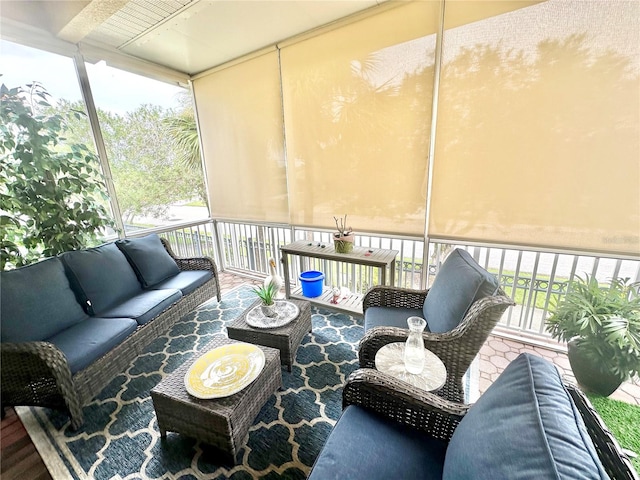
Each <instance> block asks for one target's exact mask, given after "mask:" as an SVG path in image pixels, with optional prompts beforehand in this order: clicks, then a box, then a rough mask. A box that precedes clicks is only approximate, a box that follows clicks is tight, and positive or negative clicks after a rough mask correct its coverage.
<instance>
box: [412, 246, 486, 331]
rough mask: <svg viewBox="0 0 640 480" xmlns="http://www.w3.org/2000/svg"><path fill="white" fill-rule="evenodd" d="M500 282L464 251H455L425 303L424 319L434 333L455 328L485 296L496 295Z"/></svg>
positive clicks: (448, 258) (441, 271)
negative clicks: (472, 306) (474, 304)
mask: <svg viewBox="0 0 640 480" xmlns="http://www.w3.org/2000/svg"><path fill="white" fill-rule="evenodd" d="M498 288H499V284H498V279H497V278H496V277H495V276H494V275H491V274H490V273H489V272H487V271H486V270H485V269H484V268H482V267H481V266H480V265H478V264H477V263H476V261H475V260H474V259H473V257H472V256H471V255H469V253H468V252H467V251H465V250H462V249H460V248H457V249H455V250H453V251H452V252H451V253H450V254H449V256H448V257H447V259H446V260H445V261H444V263H443V264H442V266H441V267H440V271H439V272H438V274H437V275H436V279H435V280H434V281H433V285H432V286H431V288H430V289H429V293H428V294H427V298H426V299H425V301H424V306H423V309H422V310H423V315H422V316H423V317H424V318H425V320H426V321H427V325H428V326H429V330H430V331H431V332H434V333H444V332H449V331H451V330H453V329H454V328H456V327H457V326H458V325H459V324H460V322H461V321H462V319H463V318H464V316H465V314H466V313H467V310H469V307H471V305H472V304H473V303H474V302H476V301H478V300H480V299H481V298H484V297H490V296H492V295H495V294H496V292H497V291H498Z"/></svg>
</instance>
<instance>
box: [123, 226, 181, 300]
mask: <svg viewBox="0 0 640 480" xmlns="http://www.w3.org/2000/svg"><path fill="white" fill-rule="evenodd" d="M116 245H117V246H118V248H119V249H120V250H122V252H123V253H124V254H125V256H126V257H127V259H128V260H129V263H131V266H132V267H133V269H134V270H135V272H136V275H138V279H139V280H140V283H142V286H143V287H145V288H149V287H152V286H154V285H157V284H158V283H160V282H162V281H163V280H166V279H167V278H169V277H173V276H174V275H177V274H178V273H180V269H179V268H178V265H177V264H176V262H175V260H173V258H171V255H169V252H167V249H166V248H164V245H162V242H161V241H160V237H158V235H156V234H155V233H153V234H151V235H147V236H146V237H141V238H127V239H124V240H118V241H117V242H116Z"/></svg>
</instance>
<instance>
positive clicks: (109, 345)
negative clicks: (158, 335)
mask: <svg viewBox="0 0 640 480" xmlns="http://www.w3.org/2000/svg"><path fill="white" fill-rule="evenodd" d="M137 327H138V324H137V323H136V321H135V320H132V319H131V318H99V317H89V318H87V320H85V321H83V322H80V323H77V324H75V325H73V326H71V327H69V328H67V329H66V330H64V331H62V332H60V333H57V334H56V335H54V336H52V337H50V338H48V339H47V341H48V342H50V343H53V344H54V345H55V346H56V347H58V348H59V349H60V350H62V353H64V354H65V356H66V357H67V362H68V364H69V369H70V370H71V374H72V375H74V374H75V373H76V372H79V371H80V370H82V369H84V368H86V367H88V366H89V365H91V364H92V363H93V362H95V361H96V360H98V359H99V358H100V357H102V356H103V355H105V354H106V353H107V352H109V351H110V350H112V349H113V348H114V347H117V346H118V345H120V343H122V341H123V340H124V339H125V338H127V337H128V336H129V335H130V334H131V333H133V332H134V331H135V329H136V328H137Z"/></svg>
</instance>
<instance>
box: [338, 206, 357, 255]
mask: <svg viewBox="0 0 640 480" xmlns="http://www.w3.org/2000/svg"><path fill="white" fill-rule="evenodd" d="M333 219H334V220H335V221H336V229H337V230H338V231H337V232H336V233H334V234H333V244H334V247H335V250H336V253H349V252H351V251H353V241H354V240H355V235H354V234H353V229H352V228H351V227H347V216H346V215H345V216H344V218H340V219H338V218H337V217H333Z"/></svg>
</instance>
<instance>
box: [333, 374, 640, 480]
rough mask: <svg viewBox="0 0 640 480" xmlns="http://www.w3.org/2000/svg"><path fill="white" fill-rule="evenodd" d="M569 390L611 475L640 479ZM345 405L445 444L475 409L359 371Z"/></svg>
mask: <svg viewBox="0 0 640 480" xmlns="http://www.w3.org/2000/svg"><path fill="white" fill-rule="evenodd" d="M565 388H566V389H567V391H568V392H569V394H570V396H571V398H572V400H573V402H574V404H575V405H576V407H577V409H578V411H579V412H580V416H581V417H582V420H583V422H584V424H585V426H586V427H587V431H588V434H589V436H590V438H591V440H592V442H593V444H594V446H595V449H596V452H597V454H598V457H599V459H600V461H601V463H602V465H603V466H604V469H605V470H606V472H607V474H608V475H609V476H610V477H611V478H615V479H616V480H640V477H639V476H638V474H637V473H636V472H635V469H634V468H633V466H632V465H631V462H630V460H629V458H628V456H627V455H626V453H624V451H623V450H622V448H621V447H620V445H619V444H618V442H617V441H616V439H615V437H614V436H613V435H612V434H611V432H610V431H609V430H608V429H607V427H606V426H605V425H604V423H603V422H602V419H601V418H600V416H599V415H598V413H597V412H596V411H595V410H594V408H593V406H592V405H591V403H590V402H589V400H588V399H587V398H586V397H585V396H584V394H583V393H582V392H581V391H580V390H578V389H577V387H575V386H573V385H571V384H565ZM342 404H343V409H345V408H347V407H348V406H349V405H358V406H361V407H364V408H366V409H369V410H372V411H374V412H375V413H376V414H379V415H380V416H383V417H386V418H388V419H390V420H392V421H393V422H397V423H400V424H403V425H408V426H410V427H413V428H416V429H418V430H421V431H425V432H427V433H429V434H430V435H431V436H433V437H434V438H437V439H440V440H444V441H445V442H449V440H450V439H451V437H452V435H453V432H454V431H455V429H456V427H457V426H458V424H459V423H460V421H461V420H462V418H463V417H464V416H465V415H466V414H467V412H468V411H469V408H470V407H471V406H469V405H463V404H460V403H456V402H451V401H448V400H446V399H443V398H442V397H440V396H437V395H434V394H432V393H429V392H425V391H424V390H421V389H419V388H416V387H413V386H411V385H409V384H408V383H406V382H402V381H398V380H396V379H395V378H393V377H391V376H390V375H387V374H385V373H382V372H379V371H377V370H372V369H359V370H356V371H355V372H353V373H352V374H351V375H350V376H349V378H348V379H347V381H346V383H345V386H344V390H343V394H342ZM507 421H508V420H507Z"/></svg>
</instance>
